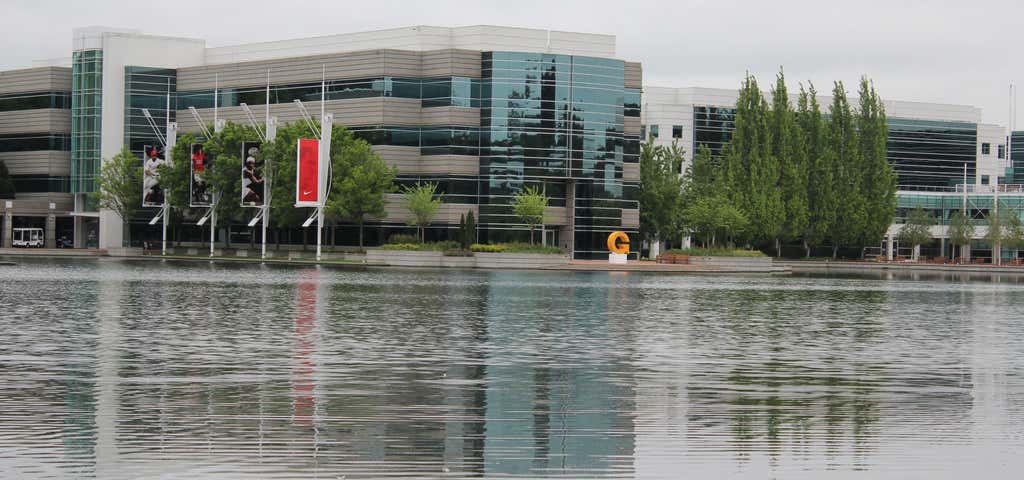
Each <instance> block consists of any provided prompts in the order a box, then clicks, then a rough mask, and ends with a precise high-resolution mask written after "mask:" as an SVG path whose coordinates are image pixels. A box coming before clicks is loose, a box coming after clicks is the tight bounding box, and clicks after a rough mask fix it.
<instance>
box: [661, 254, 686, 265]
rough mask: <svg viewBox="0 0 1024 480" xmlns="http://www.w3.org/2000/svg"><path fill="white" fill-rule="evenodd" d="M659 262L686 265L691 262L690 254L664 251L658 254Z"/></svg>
mask: <svg viewBox="0 0 1024 480" xmlns="http://www.w3.org/2000/svg"><path fill="white" fill-rule="evenodd" d="M657 261H658V263H671V264H676V265H686V264H688V263H690V256H689V255H683V254H679V253H663V254H661V255H658V258H657Z"/></svg>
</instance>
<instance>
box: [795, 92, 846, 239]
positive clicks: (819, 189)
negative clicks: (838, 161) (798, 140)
mask: <svg viewBox="0 0 1024 480" xmlns="http://www.w3.org/2000/svg"><path fill="white" fill-rule="evenodd" d="M797 124H798V125H799V127H800V134H801V137H802V139H803V143H804V146H805V154H806V160H807V161H806V163H807V224H806V227H805V228H804V232H803V238H804V247H805V253H806V256H808V257H810V255H811V247H813V246H818V245H821V244H822V242H824V241H825V240H826V239H827V238H828V234H829V232H831V231H832V225H833V224H834V223H835V221H836V205H837V204H838V203H839V199H838V197H837V196H836V193H835V188H834V181H833V177H832V173H833V172H832V165H831V161H832V158H833V157H832V155H831V153H830V149H829V147H828V129H827V125H826V123H825V119H824V118H823V117H822V114H821V105H819V104H818V92H817V91H816V90H815V89H814V84H813V83H810V82H808V87H807V89H806V90H805V89H804V86H803V84H801V85H800V98H799V102H798V103H797Z"/></svg>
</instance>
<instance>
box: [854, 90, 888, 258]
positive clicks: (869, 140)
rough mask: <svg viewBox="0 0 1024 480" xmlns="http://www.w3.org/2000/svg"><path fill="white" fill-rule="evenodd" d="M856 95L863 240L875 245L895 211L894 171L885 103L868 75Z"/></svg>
mask: <svg viewBox="0 0 1024 480" xmlns="http://www.w3.org/2000/svg"><path fill="white" fill-rule="evenodd" d="M859 95H860V109H859V111H858V113H857V131H858V133H859V136H860V152H859V153H860V161H861V165H862V168H861V173H862V175H863V178H862V182H863V183H862V187H861V188H862V192H863V198H864V209H865V210H864V229H863V238H862V242H863V243H864V245H872V244H875V245H877V244H878V243H879V242H881V241H882V238H883V237H884V236H885V232H886V230H888V228H889V224H891V223H892V219H893V216H895V215H896V173H895V172H894V171H893V168H892V166H891V165H889V161H888V160H887V159H886V151H887V149H886V142H887V141H888V136H889V128H888V126H887V125H886V122H885V105H883V104H882V100H881V99H879V98H878V94H877V93H875V87H874V85H872V84H871V83H870V82H869V81H868V79H867V77H861V79H860V92H859Z"/></svg>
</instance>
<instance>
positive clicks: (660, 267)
mask: <svg viewBox="0 0 1024 480" xmlns="http://www.w3.org/2000/svg"><path fill="white" fill-rule="evenodd" d="M12 250H13V249H2V250H0V259H4V260H2V261H0V264H3V265H16V264H17V263H16V261H15V262H11V261H10V260H12V259H17V258H80V259H97V260H99V259H118V260H132V261H149V262H152V261H162V260H170V261H182V262H193V263H198V262H206V263H221V264H236V265H238V264H249V265H261V264H267V265H296V266H314V265H320V266H324V267H332V268H342V269H351V270H367V269H376V268H406V269H409V268H413V269H420V268H422V269H451V270H521V271H545V272H635V273H661V274H697V275H713V274H725V275H751V274H755V275H788V274H790V273H791V270H790V269H789V268H788V267H786V266H784V265H780V264H778V263H776V264H774V265H773V264H770V263H769V264H767V265H765V264H763V263H761V264H755V265H744V264H726V265H716V264H683V265H676V264H662V263H656V262H654V261H636V260H634V261H631V262H629V263H627V264H610V263H607V262H605V261H602V260H568V258H567V257H564V256H563V258H565V261H564V262H550V263H546V264H538V263H531V262H528V261H527V262H523V261H522V259H521V258H520V257H521V255H520V256H517V255H516V254H494V253H491V254H482V255H480V256H481V257H485V258H488V259H489V260H490V261H488V262H487V263H483V262H481V264H475V263H474V264H470V263H466V262H465V261H464V259H466V258H472V257H444V256H442V255H441V254H440V252H421V253H428V255H417V257H423V258H415V259H409V258H408V255H407V254H408V253H409V252H403V253H404V254H406V255H402V254H399V255H387V254H385V255H381V254H380V253H379V252H378V253H377V254H375V255H373V256H372V257H373V258H372V260H370V261H368V260H367V258H366V257H365V256H363V258H362V259H358V258H345V259H342V258H329V259H322V260H320V261H317V260H315V259H312V258H296V257H278V258H273V257H271V258H266V259H261V258H259V257H248V256H238V257H233V256H213V257H210V256H200V255H159V254H158V255H109V254H108V253H107V252H104V251H100V250H89V251H82V250H78V251H75V250H68V251H61V250H59V249H58V250H40V249H33V250H27V249H26V250H25V251H21V249H17V250H16V251H12ZM72 252H74V253H72ZM430 254H432V255H430ZM531 255H542V254H531ZM350 256H351V257H359V256H362V255H358V254H350ZM544 256H545V257H547V255H544ZM435 257H436V258H435ZM389 258H390V259H391V260H393V261H392V262H391V263H388V259H389ZM542 258H543V257H542ZM446 259H450V261H451V262H450V263H447V262H446ZM438 260H440V262H438ZM495 260H497V261H495ZM545 260H554V259H551V258H546V259H545Z"/></svg>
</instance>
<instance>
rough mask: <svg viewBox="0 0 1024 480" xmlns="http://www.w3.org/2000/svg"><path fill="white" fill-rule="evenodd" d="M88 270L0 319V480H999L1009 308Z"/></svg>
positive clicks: (916, 300)
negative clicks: (613, 479) (980, 476)
mask: <svg viewBox="0 0 1024 480" xmlns="http://www.w3.org/2000/svg"><path fill="white" fill-rule="evenodd" d="M98 265H99V266H98V267H93V268H94V270H87V271H86V273H82V272H79V271H74V270H71V271H65V274H67V275H71V276H74V275H81V276H82V278H85V280H82V279H78V280H74V281H69V282H67V283H62V282H61V281H53V280H52V278H57V277H59V275H58V276H55V275H54V274H53V272H46V271H45V270H44V271H42V272H41V273H40V276H41V279H40V280H39V281H38V284H39V285H38V287H37V288H33V289H30V290H29V291H24V289H21V290H19V294H20V295H22V296H21V297H19V298H29V299H30V300H29V301H34V302H37V303H35V304H34V306H30V307H25V308H23V307H21V306H20V304H19V305H18V306H16V307H15V310H14V312H15V315H18V316H20V315H24V314H25V312H26V311H31V310H33V309H35V310H41V311H45V309H46V308H52V307H51V306H49V305H51V304H52V303H53V299H54V298H59V299H60V301H61V302H62V303H65V304H66V305H67V306H68V310H67V311H69V312H71V313H70V314H69V315H67V316H65V317H59V316H57V318H55V319H54V320H52V321H51V322H20V321H16V320H15V321H12V320H11V319H10V317H0V325H3V326H4V327H6V328H5V330H6V331H7V332H8V333H7V337H6V338H7V344H6V345H7V346H0V349H3V350H2V352H0V353H2V355H0V359H2V360H3V362H4V363H3V364H2V366H3V368H2V369H0V380H2V381H0V407H2V408H0V420H2V422H0V471H3V472H4V473H7V472H14V474H12V476H15V477H17V476H22V477H43V478H46V477H68V476H86V477H88V476H102V477H108V478H136V477H146V476H159V475H166V476H172V477H182V476H191V477H195V478H221V477H225V476H239V477H257V478H275V477H296V476H297V477H318V476H319V477H324V478H335V477H338V476H342V475H345V476H348V477H349V478H356V477H362V476H371V475H380V474H381V473H387V474H389V475H395V476H408V477H437V476H445V475H451V476H456V477H499V476H506V475H516V476H523V477H543V476H571V477H588V478H589V477H600V476H609V475H612V476H615V475H618V476H637V477H644V478H674V477H676V476H677V475H678V473H679V472H686V473H687V474H691V475H694V476H696V477H713V476H716V475H720V474H722V472H725V473H726V474H735V475H738V476H750V477H757V478H760V477H764V476H766V475H767V476H771V475H777V476H780V477H788V476H806V475H803V474H801V472H803V473H806V472H808V471H810V472H818V473H820V472H821V471H823V470H836V471H840V472H850V471H857V470H867V471H870V472H871V473H872V474H879V475H880V476H885V475H884V474H885V473H892V472H903V471H906V468H908V467H913V468H915V471H918V470H920V471H930V472H941V471H946V470H943V469H947V470H948V469H954V470H952V471H956V472H959V473H963V474H968V473H970V472H971V471H972V470H971V469H972V468H977V467H978V466H979V462H984V463H986V464H992V465H994V467H991V469H994V470H992V471H996V472H998V473H1010V472H1009V470H1007V469H1009V468H1010V467H1013V466H1016V465H1018V464H1014V463H1013V462H1012V461H1008V460H1007V459H1011V458H1014V457H1012V456H1008V455H1009V454H1008V453H1007V452H1009V451H1010V450H1012V449H1013V448H1016V447H1018V446H1019V441H1017V440H1019V439H1018V438H1017V436H1015V435H1016V432H1019V431H1020V429H1021V425H1022V421H1021V420H1020V419H1021V418H1024V412H1022V411H1021V410H1022V407H1021V405H1022V404H1024V402H1021V401H1020V398H1019V392H1020V391H1021V388H1024V387H1022V385H1021V384H1020V382H1019V381H1018V380H1017V375H1016V372H1018V371H1019V370H1020V369H1021V368H1022V365H1021V360H1020V358H1024V357H1021V356H1020V355H1018V353H1020V352H1021V351H1024V342H1022V341H1021V340H1019V339H1020V338H1022V337H1021V336H1020V335H1019V333H1020V328H1021V327H1020V325H1019V322H1016V321H1015V318H1011V317H1012V315H1007V312H1012V311H1014V310H1013V309H1014V306H1015V305H1017V304H1019V302H1020V301H1022V297H1024V294H1022V293H1021V292H1019V291H1018V289H1017V288H1016V285H1015V284H1014V283H1013V282H1002V281H1000V282H998V283H990V282H987V283H984V284H982V285H981V286H978V284H977V283H971V284H964V285H960V284H953V286H952V287H948V285H950V284H949V283H935V282H934V281H933V280H920V279H913V278H895V279H892V280H886V281H884V282H880V281H879V279H873V278H868V279H865V278H849V279H818V278H792V279H787V281H786V282H785V284H782V285H775V283H777V281H775V280H774V279H772V280H770V281H769V280H766V279H764V278H756V277H752V278H742V277H735V278H730V279H728V280H720V279H713V280H708V279H705V278H697V277H672V276H649V275H636V274H613V275H608V274H604V273H594V274H587V273H583V274H564V273H539V272H489V273H484V272H454V271H446V272H429V271H401V270H388V271H383V272H349V271H344V270H330V269H325V270H299V269H295V268H280V267H265V268H262V269H253V268H249V267H230V266H228V267H225V266H207V265H201V264H195V265H194V264H188V265H187V266H174V267H173V268H170V267H165V269H157V270H151V268H153V267H149V266H148V265H149V264H147V268H145V269H133V268H129V267H131V264H130V263H129V264H125V263H114V262H111V263H109V264H107V263H104V262H99V263H98ZM154 272H155V274H156V275H158V276H159V275H164V276H165V277H160V278H162V279H163V280H160V281H154V280H153V275H154ZM30 273H31V272H25V273H24V274H25V275H29V274H30ZM42 277H45V278H42ZM947 280H948V279H947ZM954 281H955V280H954ZM908 282H910V283H908ZM918 282H919V283H920V285H918ZM9 285H10V284H7V283H3V282H0V294H8V293H9V292H10V291H11V287H10V286H9ZM936 285H941V286H946V287H944V289H943V290H940V291H939V292H936V291H935V286H936ZM5 298H6V297H5V296H4V295H0V303H3V302H4V301H5ZM26 308H27V310H26ZM19 318H20V317H19ZM1015 439H1016V440H1015ZM1015 442H1016V443H1015ZM936 451H940V452H942V455H935V454H934V452H936ZM923 458H927V459H928V461H927V463H926V464H925V463H922V462H921V461H920V459H923ZM908 459H909V460H908ZM972 459H973V460H972ZM915 462H916V463H915ZM960 463H962V464H964V465H965V466H963V467H956V465H957V464H960ZM1000 465H1002V467H999V466H1000ZM999 468H1002V469H1003V470H999ZM790 474H793V475H790ZM994 476H999V475H994ZM1003 476H1006V475H1003Z"/></svg>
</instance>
